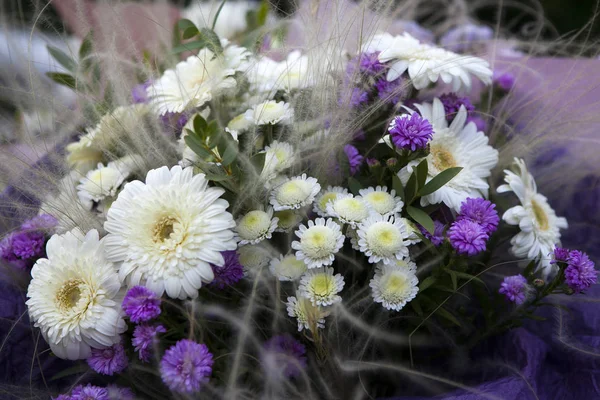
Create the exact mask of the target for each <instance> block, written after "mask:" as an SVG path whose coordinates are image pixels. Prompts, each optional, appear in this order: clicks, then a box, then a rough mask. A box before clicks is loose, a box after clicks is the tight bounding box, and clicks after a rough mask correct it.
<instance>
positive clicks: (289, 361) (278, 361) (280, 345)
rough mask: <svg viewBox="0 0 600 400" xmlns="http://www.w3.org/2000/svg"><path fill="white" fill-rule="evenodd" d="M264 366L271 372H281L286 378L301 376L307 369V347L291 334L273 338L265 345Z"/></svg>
mask: <svg viewBox="0 0 600 400" xmlns="http://www.w3.org/2000/svg"><path fill="white" fill-rule="evenodd" d="M264 350H265V351H264V352H263V353H262V357H261V358H262V364H263V365H264V366H265V368H266V370H267V371H269V372H272V371H279V372H281V373H282V374H283V376H285V377H286V378H294V377H297V376H299V375H300V374H301V373H302V371H303V370H304V368H306V347H304V345H303V344H302V343H300V342H298V341H297V340H296V339H294V338H293V337H292V336H291V335H290V334H287V333H286V334H283V335H277V336H273V337H272V338H271V339H269V340H267V341H266V342H265V344H264Z"/></svg>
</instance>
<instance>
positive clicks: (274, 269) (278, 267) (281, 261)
mask: <svg viewBox="0 0 600 400" xmlns="http://www.w3.org/2000/svg"><path fill="white" fill-rule="evenodd" d="M269 270H270V271H271V273H272V274H273V275H274V276H275V277H277V279H279V280H280V281H296V280H298V279H300V277H301V276H302V274H304V273H305V272H306V264H304V261H302V260H298V259H297V258H296V256H295V255H293V254H288V255H287V256H284V255H283V254H282V255H280V256H279V258H274V259H273V260H271V264H270V265H269Z"/></svg>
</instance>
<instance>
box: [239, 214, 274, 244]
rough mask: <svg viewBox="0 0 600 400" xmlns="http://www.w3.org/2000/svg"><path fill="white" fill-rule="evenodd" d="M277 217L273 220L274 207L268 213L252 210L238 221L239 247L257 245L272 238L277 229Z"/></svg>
mask: <svg viewBox="0 0 600 400" xmlns="http://www.w3.org/2000/svg"><path fill="white" fill-rule="evenodd" d="M278 221H279V219H278V218H277V217H275V218H273V207H269V208H267V211H263V210H252V211H250V212H248V213H247V214H245V215H244V216H243V217H241V218H240V219H238V221H237V224H236V228H235V230H236V233H237V237H236V239H237V240H238V245H240V246H243V245H246V244H257V243H259V242H262V241H263V240H265V239H271V236H272V234H273V232H274V231H275V229H276V228H277V222H278Z"/></svg>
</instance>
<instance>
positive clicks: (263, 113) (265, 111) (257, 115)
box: [245, 100, 294, 125]
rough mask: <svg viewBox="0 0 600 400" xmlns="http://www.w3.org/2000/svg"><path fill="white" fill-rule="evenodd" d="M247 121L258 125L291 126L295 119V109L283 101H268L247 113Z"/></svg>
mask: <svg viewBox="0 0 600 400" xmlns="http://www.w3.org/2000/svg"><path fill="white" fill-rule="evenodd" d="M245 116H246V119H247V120H248V121H250V122H253V123H254V124H256V125H275V124H278V123H280V122H281V123H282V124H290V123H292V120H293V118H294V109H293V108H290V105H289V104H288V103H285V102H283V101H279V102H277V101H275V100H268V101H265V102H264V103H260V104H257V105H255V106H254V107H252V108H251V109H250V110H248V111H246V114H245Z"/></svg>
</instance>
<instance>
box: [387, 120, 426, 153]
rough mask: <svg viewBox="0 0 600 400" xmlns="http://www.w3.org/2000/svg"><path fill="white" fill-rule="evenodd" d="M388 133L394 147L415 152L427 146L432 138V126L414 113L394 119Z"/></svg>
mask: <svg viewBox="0 0 600 400" xmlns="http://www.w3.org/2000/svg"><path fill="white" fill-rule="evenodd" d="M388 132H389V133H390V138H391V140H392V143H394V146H396V147H397V148H399V149H406V150H410V151H416V150H419V149H423V148H425V147H426V146H427V143H429V141H430V140H431V138H432V137H433V126H431V124H430V123H429V121H427V120H426V119H425V118H423V117H421V116H420V115H419V114H417V113H416V112H415V113H412V114H410V115H408V114H404V115H400V116H398V117H396V118H394V119H393V120H392V122H391V123H390V126H389V127H388Z"/></svg>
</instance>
